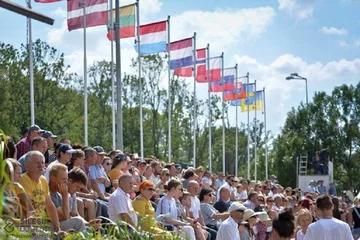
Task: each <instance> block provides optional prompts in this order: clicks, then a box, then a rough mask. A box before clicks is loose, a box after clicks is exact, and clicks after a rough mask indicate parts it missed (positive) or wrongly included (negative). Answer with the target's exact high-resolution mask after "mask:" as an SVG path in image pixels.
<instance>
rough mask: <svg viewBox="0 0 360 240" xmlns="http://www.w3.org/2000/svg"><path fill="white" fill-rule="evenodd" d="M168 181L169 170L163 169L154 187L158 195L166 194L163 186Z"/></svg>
mask: <svg viewBox="0 0 360 240" xmlns="http://www.w3.org/2000/svg"><path fill="white" fill-rule="evenodd" d="M169 179H170V173H169V169H167V168H164V169H163V170H162V171H161V174H160V182H159V183H158V185H157V186H156V191H157V192H158V194H161V193H165V192H166V189H165V185H166V183H167V182H168V181H169Z"/></svg>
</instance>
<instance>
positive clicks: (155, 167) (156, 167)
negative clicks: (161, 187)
mask: <svg viewBox="0 0 360 240" xmlns="http://www.w3.org/2000/svg"><path fill="white" fill-rule="evenodd" d="M150 166H151V169H152V175H151V177H150V179H149V180H150V181H151V182H152V183H153V184H154V185H155V186H157V185H158V184H159V183H160V181H161V180H160V179H159V177H158V176H159V175H161V173H162V172H161V171H162V169H163V168H162V166H161V164H160V163H159V162H158V161H153V162H152V163H151V164H150ZM168 173H169V178H170V171H169V172H168Z"/></svg>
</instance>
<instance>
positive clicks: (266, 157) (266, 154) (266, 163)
mask: <svg viewBox="0 0 360 240" xmlns="http://www.w3.org/2000/svg"><path fill="white" fill-rule="evenodd" d="M263 94H264V128H265V179H268V147H267V132H266V99H265V88H263Z"/></svg>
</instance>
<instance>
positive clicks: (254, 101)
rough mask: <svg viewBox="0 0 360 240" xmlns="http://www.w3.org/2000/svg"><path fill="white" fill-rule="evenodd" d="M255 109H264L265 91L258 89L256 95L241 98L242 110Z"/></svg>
mask: <svg viewBox="0 0 360 240" xmlns="http://www.w3.org/2000/svg"><path fill="white" fill-rule="evenodd" d="M248 108H249V111H255V110H262V109H263V91H262V90H261V91H256V93H255V95H254V94H253V95H252V96H249V97H248V98H247V99H241V112H247V111H248Z"/></svg>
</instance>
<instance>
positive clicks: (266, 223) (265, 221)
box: [253, 212, 272, 240]
mask: <svg viewBox="0 0 360 240" xmlns="http://www.w3.org/2000/svg"><path fill="white" fill-rule="evenodd" d="M271 224H272V222H271V218H269V216H268V215H267V213H266V212H261V213H260V214H259V222H257V223H255V225H254V228H253V231H254V235H255V240H265V239H266V236H267V230H268V227H270V226H271Z"/></svg>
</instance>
